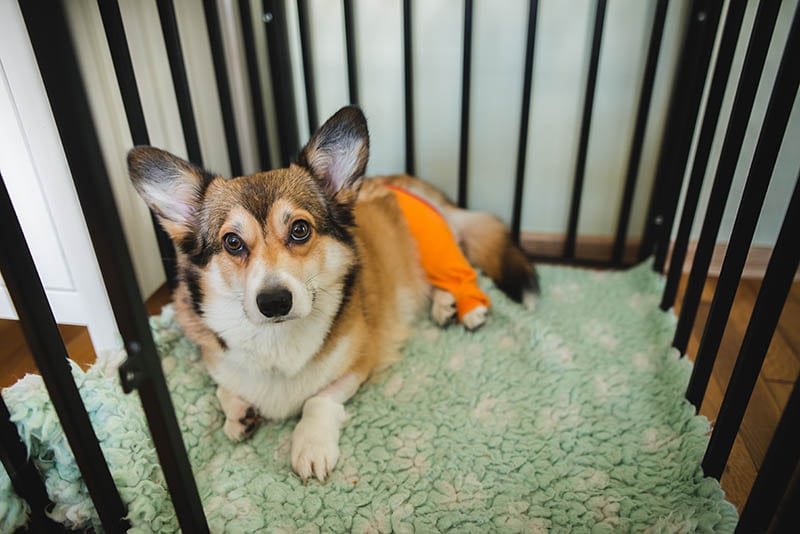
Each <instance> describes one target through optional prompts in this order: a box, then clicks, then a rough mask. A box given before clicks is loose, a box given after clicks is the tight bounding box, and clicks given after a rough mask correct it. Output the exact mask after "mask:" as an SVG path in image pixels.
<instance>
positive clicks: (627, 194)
mask: <svg viewBox="0 0 800 534" xmlns="http://www.w3.org/2000/svg"><path fill="white" fill-rule="evenodd" d="M667 7H669V0H658V4H657V5H656V10H655V13H653V27H652V29H651V30H650V44H649V45H648V47H647V61H646V62H645V67H644V77H643V79H642V89H641V92H640V96H639V109H638V111H637V112H636V126H635V127H634V130H633V141H632V142H631V151H630V155H629V157H628V171H627V173H626V175H625V189H624V190H623V193H622V204H621V206H620V209H619V218H618V219H617V231H616V234H615V237H614V249H613V250H612V252H611V261H612V262H613V263H614V265H616V266H617V267H621V266H622V264H623V262H622V259H623V255H624V254H625V241H626V239H627V237H628V224H629V222H630V217H631V206H632V205H633V194H634V192H635V190H636V179H637V178H638V177H639V163H640V161H641V159H642V147H643V146H644V134H645V130H646V129H647V117H648V115H649V113H650V100H651V98H652V96H653V83H654V82H655V79H656V70H657V69H658V56H659V54H660V52H661V38H662V36H663V34H664V21H665V20H666V18H667Z"/></svg>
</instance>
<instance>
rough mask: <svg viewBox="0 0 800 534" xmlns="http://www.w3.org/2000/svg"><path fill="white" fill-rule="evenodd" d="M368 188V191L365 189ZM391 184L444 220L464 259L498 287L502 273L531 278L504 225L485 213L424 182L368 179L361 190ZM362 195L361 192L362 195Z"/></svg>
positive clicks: (400, 176) (404, 178) (407, 178)
mask: <svg viewBox="0 0 800 534" xmlns="http://www.w3.org/2000/svg"><path fill="white" fill-rule="evenodd" d="M367 184H369V188H367ZM384 184H392V185H396V186H399V187H402V188H404V189H407V190H409V191H411V192H413V193H415V194H416V195H418V196H420V197H422V198H424V199H425V200H427V201H428V202H430V203H431V204H432V205H433V206H435V207H436V208H437V209H438V210H439V212H440V213H442V215H443V216H444V217H445V219H447V222H448V224H449V225H450V228H451V229H452V231H453V234H454V235H455V236H456V239H457V240H458V242H459V244H460V245H461V248H462V250H463V251H464V255H465V256H466V257H467V259H468V260H469V261H470V263H471V264H472V265H474V266H475V267H477V268H478V269H480V270H481V271H482V272H483V273H484V274H485V275H486V276H488V277H489V278H491V279H492V280H493V281H494V282H495V283H496V284H498V285H499V286H502V285H503V278H504V276H505V273H504V269H506V270H512V271H517V272H520V273H522V274H523V275H527V276H529V277H530V276H532V275H533V267H532V266H531V264H530V262H529V261H528V259H527V258H526V257H525V255H524V254H523V253H522V251H521V250H519V248H517V247H516V246H514V244H513V243H512V241H511V237H510V235H509V233H508V229H507V228H506V225H505V224H503V222H502V221H500V220H499V219H498V218H497V217H495V216H493V215H490V214H488V213H481V212H476V211H469V210H465V209H461V208H459V207H458V206H456V205H455V204H453V203H452V202H450V200H448V198H447V197H446V196H445V195H444V194H443V193H442V192H441V191H439V190H438V189H436V188H435V187H433V186H432V185H430V184H429V183H427V182H424V181H422V180H420V179H419V178H415V177H413V176H408V175H405V174H396V175H391V176H381V177H375V178H370V179H369V180H368V181H367V182H366V183H365V186H364V189H368V192H367V194H371V192H372V191H379V190H380V189H381V188H380V187H379V186H380V185H384ZM362 194H363V192H362Z"/></svg>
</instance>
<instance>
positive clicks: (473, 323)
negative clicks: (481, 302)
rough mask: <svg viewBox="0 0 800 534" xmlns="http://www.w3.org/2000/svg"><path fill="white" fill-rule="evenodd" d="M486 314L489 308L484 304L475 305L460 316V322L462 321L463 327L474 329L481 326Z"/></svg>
mask: <svg viewBox="0 0 800 534" xmlns="http://www.w3.org/2000/svg"><path fill="white" fill-rule="evenodd" d="M488 315H489V308H487V307H486V306H476V307H475V308H473V309H471V310H470V311H468V312H467V313H466V314H464V317H462V318H461V322H462V323H464V327H465V328H466V329H467V330H475V329H477V328H480V327H481V326H483V324H484V323H485V322H486V318H487V316H488Z"/></svg>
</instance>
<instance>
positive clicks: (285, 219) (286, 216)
mask: <svg viewBox="0 0 800 534" xmlns="http://www.w3.org/2000/svg"><path fill="white" fill-rule="evenodd" d="M291 218H292V212H291V211H289V210H286V211H285V212H283V224H286V223H288V222H289V219H291Z"/></svg>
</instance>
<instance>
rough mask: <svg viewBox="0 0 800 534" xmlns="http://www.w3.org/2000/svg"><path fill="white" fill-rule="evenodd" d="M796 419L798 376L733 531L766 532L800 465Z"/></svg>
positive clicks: (799, 411) (799, 407)
mask: <svg viewBox="0 0 800 534" xmlns="http://www.w3.org/2000/svg"><path fill="white" fill-rule="evenodd" d="M798 420H800V379H798V380H797V381H795V384H794V388H793V389H792V393H791V395H789V400H788V401H787V402H786V406H785V407H784V409H783V415H781V420H780V422H779V423H778V426H777V427H776V428H775V433H774V434H773V436H772V441H771V442H770V444H769V448H768V449H767V454H766V455H765V456H764V461H763V462H762V463H761V467H760V468H759V470H758V476H757V477H756V481H755V483H754V484H753V487H752V488H751V489H750V495H749V496H748V497H747V503H746V504H745V505H744V509H743V510H742V515H741V516H740V517H739V524H738V525H737V526H736V532H742V533H746V532H766V530H767V528H768V527H769V524H770V520H771V519H772V517H773V516H774V515H775V512H776V511H777V509H778V504H780V501H781V497H782V496H783V494H784V492H785V491H786V488H787V486H788V485H789V481H790V479H791V477H792V473H793V472H794V470H795V469H796V468H797V466H798V465H800V464H799V463H800V432H798V431H797V426H796V425H797V421H798ZM795 526H796V525H795Z"/></svg>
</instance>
